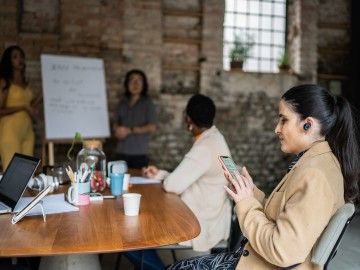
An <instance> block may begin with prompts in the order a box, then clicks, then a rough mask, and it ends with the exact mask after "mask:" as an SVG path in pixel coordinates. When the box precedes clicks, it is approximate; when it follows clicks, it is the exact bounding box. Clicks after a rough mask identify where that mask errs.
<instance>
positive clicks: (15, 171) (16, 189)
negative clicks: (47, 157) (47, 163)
mask: <svg viewBox="0 0 360 270" xmlns="http://www.w3.org/2000/svg"><path fill="white" fill-rule="evenodd" d="M39 163H40V159H38V158H35V157H30V156H26V155H22V154H18V153H15V154H14V156H13V157H12V159H11V161H10V163H9V165H8V167H7V168H6V170H5V172H4V175H3V177H2V178H1V181H0V214H4V213H10V212H12V211H13V210H14V208H15V206H16V204H17V202H18V201H19V199H20V197H21V195H22V194H23V193H24V191H25V188H26V185H27V183H28V182H29V180H30V178H31V176H32V175H33V174H34V172H35V170H36V168H37V166H38V165H39Z"/></svg>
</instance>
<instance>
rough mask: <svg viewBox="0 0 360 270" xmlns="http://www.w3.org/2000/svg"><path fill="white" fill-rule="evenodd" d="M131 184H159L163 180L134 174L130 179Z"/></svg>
mask: <svg viewBox="0 0 360 270" xmlns="http://www.w3.org/2000/svg"><path fill="white" fill-rule="evenodd" d="M129 183H130V184H135V185H137V184H142V185H144V184H145V185H146V184H159V183H161V180H158V179H151V178H145V177H139V176H133V177H130V180H129Z"/></svg>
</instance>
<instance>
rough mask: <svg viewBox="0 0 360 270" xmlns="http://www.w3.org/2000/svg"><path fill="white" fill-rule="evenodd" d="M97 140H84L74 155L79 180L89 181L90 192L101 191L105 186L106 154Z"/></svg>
mask: <svg viewBox="0 0 360 270" xmlns="http://www.w3.org/2000/svg"><path fill="white" fill-rule="evenodd" d="M101 149H102V143H101V141H99V140H85V141H84V142H83V149H81V150H80V152H79V153H78V154H77V157H76V170H77V174H78V177H79V181H81V182H87V181H90V186H91V191H92V192H102V191H103V190H104V189H105V187H106V156H105V154H104V152H103V151H102V150H101Z"/></svg>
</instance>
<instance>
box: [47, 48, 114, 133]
mask: <svg viewBox="0 0 360 270" xmlns="http://www.w3.org/2000/svg"><path fill="white" fill-rule="evenodd" d="M41 74H42V83H43V96H44V113H45V135H46V139H47V140H56V139H72V138H74V135H75V132H80V133H81V135H82V137H83V138H105V137H109V136H110V129H109V117H108V109H107V99H106V88H105V74H104V63H103V60H102V59H97V58H85V57H72V56H56V55H46V54H43V55H41Z"/></svg>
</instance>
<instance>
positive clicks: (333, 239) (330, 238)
mask: <svg viewBox="0 0 360 270" xmlns="http://www.w3.org/2000/svg"><path fill="white" fill-rule="evenodd" d="M354 212H355V206H354V204H352V203H346V204H345V205H343V206H342V207H341V208H339V209H338V210H337V211H336V213H335V214H334V215H333V216H332V217H331V219H330V221H329V224H328V225H327V226H326V228H325V230H324V231H323V232H322V234H321V236H320V239H319V241H318V242H317V244H316V246H315V247H314V248H313V251H312V257H311V262H312V263H314V264H316V265H319V266H321V267H324V266H325V269H326V267H327V265H328V263H329V262H330V261H331V260H332V259H333V258H334V256H335V254H336V251H337V248H338V246H339V244H340V241H341V239H342V237H343V235H344V233H345V230H346V228H347V226H348V225H349V223H350V221H351V220H352V218H353V216H354Z"/></svg>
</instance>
